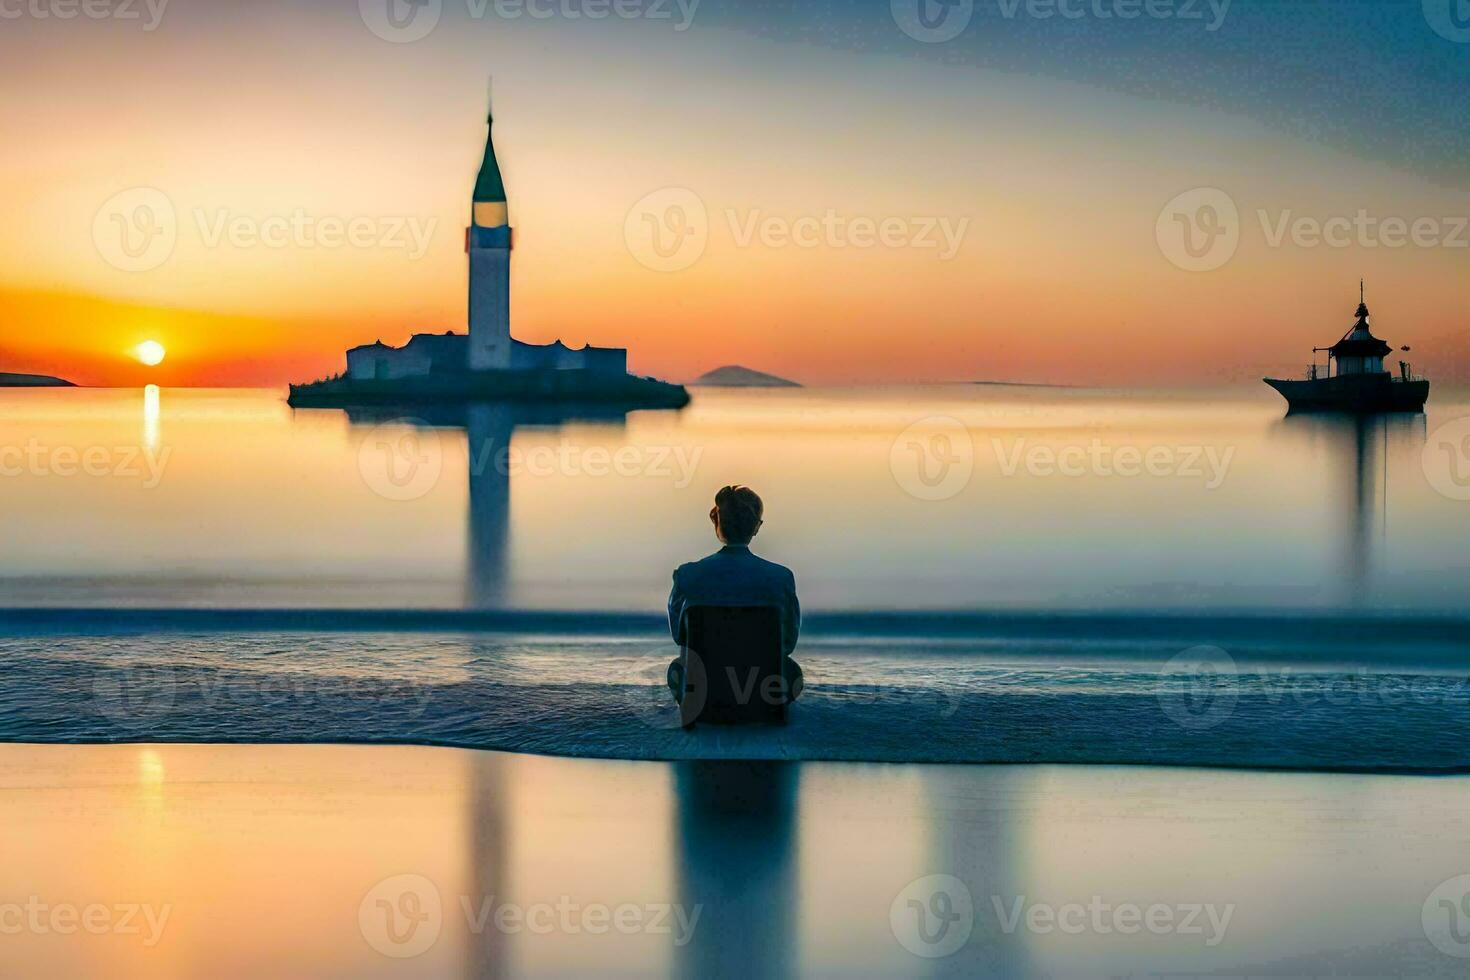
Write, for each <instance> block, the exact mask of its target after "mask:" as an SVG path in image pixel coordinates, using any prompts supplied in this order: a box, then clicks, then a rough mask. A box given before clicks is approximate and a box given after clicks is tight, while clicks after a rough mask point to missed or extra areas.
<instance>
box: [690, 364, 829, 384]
mask: <svg viewBox="0 0 1470 980" xmlns="http://www.w3.org/2000/svg"><path fill="white" fill-rule="evenodd" d="M689 383H690V384H691V385H698V386H700V387H702V388H800V387H801V385H799V384H797V383H796V382H795V381H787V380H786V379H785V378H778V377H776V376H775V375H774V374H766V373H765V372H763V371H752V370H751V369H750V368H748V367H741V366H740V365H738V364H727V365H725V366H724V367H718V368H715V369H714V370H713V371H710V372H708V373H706V374H701V375H700V376H699V377H697V378H695V379H694V380H693V381H691V382H689Z"/></svg>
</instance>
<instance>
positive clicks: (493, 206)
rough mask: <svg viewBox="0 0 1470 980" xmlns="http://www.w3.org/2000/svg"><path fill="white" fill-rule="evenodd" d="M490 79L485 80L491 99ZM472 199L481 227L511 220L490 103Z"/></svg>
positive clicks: (495, 225) (475, 216) (477, 224)
mask: <svg viewBox="0 0 1470 980" xmlns="http://www.w3.org/2000/svg"><path fill="white" fill-rule="evenodd" d="M489 85H490V83H489V82H487V83H486V93H485V95H486V100H487V102H488V100H489V96H490V91H489ZM471 200H472V203H473V205H474V206H473V212H474V223H475V225H476V226H477V227H480V228H501V227H504V226H505V225H507V224H509V220H508V217H509V216H508V215H507V209H506V199H505V180H504V178H502V177H501V176H500V162H499V161H498V160H496V158H495V112H494V107H493V106H490V105H487V107H486V111H485V155H484V157H483V158H482V160H481V162H480V173H479V176H477V177H476V178H475V193H474V197H473V198H472V199H471Z"/></svg>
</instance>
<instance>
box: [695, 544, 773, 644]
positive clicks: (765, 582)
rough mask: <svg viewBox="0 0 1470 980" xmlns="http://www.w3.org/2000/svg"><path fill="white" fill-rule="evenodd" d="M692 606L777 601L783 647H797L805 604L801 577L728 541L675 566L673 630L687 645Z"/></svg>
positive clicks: (743, 604) (769, 602)
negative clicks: (798, 587) (687, 622)
mask: <svg viewBox="0 0 1470 980" xmlns="http://www.w3.org/2000/svg"><path fill="white" fill-rule="evenodd" d="M690 606H774V607H776V609H777V610H778V611H779V612H780V614H781V650H782V652H783V653H785V654H786V655H787V656H790V655H791V651H793V650H795V649H796V638H797V634H799V633H800V632H801V604H800V603H798V602H797V601H796V576H795V575H792V574H791V569H789V568H787V567H786V566H785V565H778V564H776V563H775V562H773V561H766V560H765V559H764V558H759V557H757V556H755V555H753V554H751V553H750V548H748V547H747V546H745V545H734V544H727V545H725V547H723V548H721V549H720V550H719V551H717V552H715V553H714V554H712V555H710V556H709V557H708V558H701V559H700V560H699V561H692V562H689V563H688V564H685V565H680V566H679V567H678V568H676V569H674V588H673V590H672V591H671V592H670V593H669V632H670V633H671V634H673V637H674V642H675V643H677V644H679V645H680V646H683V645H684V613H685V612H686V611H687V610H688V609H689V607H690Z"/></svg>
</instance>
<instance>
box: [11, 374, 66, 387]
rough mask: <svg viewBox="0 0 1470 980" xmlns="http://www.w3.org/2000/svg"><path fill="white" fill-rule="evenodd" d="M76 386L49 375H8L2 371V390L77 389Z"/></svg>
mask: <svg viewBox="0 0 1470 980" xmlns="http://www.w3.org/2000/svg"><path fill="white" fill-rule="evenodd" d="M75 387H76V385H74V384H72V383H71V382H70V381H64V380H62V379H61V378H53V377H51V376H50V375H49V374H6V373H5V372H4V371H0V388H75Z"/></svg>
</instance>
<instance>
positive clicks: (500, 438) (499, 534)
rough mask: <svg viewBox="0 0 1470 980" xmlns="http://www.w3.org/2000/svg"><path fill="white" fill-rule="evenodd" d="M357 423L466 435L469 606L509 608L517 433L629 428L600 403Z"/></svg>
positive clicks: (483, 405)
mask: <svg viewBox="0 0 1470 980" xmlns="http://www.w3.org/2000/svg"><path fill="white" fill-rule="evenodd" d="M345 411H346V412H347V420H348V422H350V423H351V424H352V425H360V426H376V425H382V424H383V423H385V422H397V423H402V424H405V425H413V426H418V427H423V428H428V429H436V430H450V431H454V430H459V431H463V432H464V433H465V436H466V443H467V446H466V448H467V450H468V453H467V458H468V461H469V467H468V469H469V484H470V487H469V506H468V508H467V509H468V512H469V522H468V526H467V527H466V529H465V552H466V556H467V564H468V567H467V568H466V569H465V608H467V609H494V608H497V607H501V606H504V605H505V604H506V600H507V597H508V589H509V585H510V582H509V566H510V469H511V467H509V466H508V465H506V457H505V453H504V452H502V450H508V449H509V447H510V444H511V438H512V437H513V436H514V435H515V431H516V429H518V428H522V427H525V428H539V429H556V428H559V427H561V426H563V425H566V424H569V423H574V422H595V423H599V424H602V425H612V426H614V427H617V428H621V427H623V426H624V425H625V424H626V422H627V418H628V413H627V411H626V410H623V409H619V408H615V407H609V406H607V405H596V404H588V405H582V404H568V405H550V404H524V403H509V402H474V403H470V404H466V405H415V406H407V407H405V406H398V407H374V408H349V409H345Z"/></svg>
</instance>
